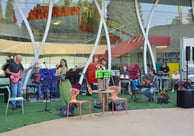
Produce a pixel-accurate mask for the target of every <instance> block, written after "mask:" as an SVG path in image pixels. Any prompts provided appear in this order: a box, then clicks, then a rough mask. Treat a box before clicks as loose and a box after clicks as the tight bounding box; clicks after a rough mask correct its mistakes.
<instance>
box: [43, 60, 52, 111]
mask: <svg viewBox="0 0 194 136" xmlns="http://www.w3.org/2000/svg"><path fill="white" fill-rule="evenodd" d="M43 64H44V65H45V67H46V70H47V73H46V74H47V76H48V77H49V84H52V82H51V76H50V73H49V70H48V67H47V65H46V63H45V62H44V63H43ZM50 86H51V85H50ZM51 87H52V86H51ZM48 89H49V87H48V85H47V86H46V95H45V96H46V105H45V109H44V110H43V111H45V112H49V113H51V111H50V109H48ZM50 89H52V88H50ZM50 98H51V90H50Z"/></svg>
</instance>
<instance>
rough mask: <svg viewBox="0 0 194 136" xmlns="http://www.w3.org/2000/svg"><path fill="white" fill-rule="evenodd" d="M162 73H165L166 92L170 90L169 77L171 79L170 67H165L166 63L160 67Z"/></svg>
mask: <svg viewBox="0 0 194 136" xmlns="http://www.w3.org/2000/svg"><path fill="white" fill-rule="evenodd" d="M160 71H162V72H163V85H164V88H165V89H166V90H168V77H169V72H170V69H169V67H168V66H166V65H165V63H163V64H162V66H161V67H160Z"/></svg>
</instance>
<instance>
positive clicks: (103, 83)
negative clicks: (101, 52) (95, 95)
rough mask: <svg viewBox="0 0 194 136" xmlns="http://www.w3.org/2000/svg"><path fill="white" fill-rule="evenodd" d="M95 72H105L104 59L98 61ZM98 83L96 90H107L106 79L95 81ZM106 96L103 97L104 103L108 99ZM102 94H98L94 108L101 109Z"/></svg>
mask: <svg viewBox="0 0 194 136" xmlns="http://www.w3.org/2000/svg"><path fill="white" fill-rule="evenodd" d="M96 67H97V70H106V60H105V58H101V59H100V64H98V65H97V66H96ZM97 83H98V90H105V89H107V88H108V79H107V78H102V79H98V80H97ZM108 97H109V96H108V94H106V95H105V101H106V99H107V98H108ZM102 103H103V101H102V94H99V102H98V104H97V105H95V106H94V107H95V108H102Z"/></svg>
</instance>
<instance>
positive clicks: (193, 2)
mask: <svg viewBox="0 0 194 136" xmlns="http://www.w3.org/2000/svg"><path fill="white" fill-rule="evenodd" d="M191 4H192V11H193V12H192V13H193V20H194V0H191Z"/></svg>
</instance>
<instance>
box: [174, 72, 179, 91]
mask: <svg viewBox="0 0 194 136" xmlns="http://www.w3.org/2000/svg"><path fill="white" fill-rule="evenodd" d="M180 79H181V77H180V74H179V73H178V71H174V74H172V92H174V87H175V84H177V85H178V88H180V85H181V82H180Z"/></svg>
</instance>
